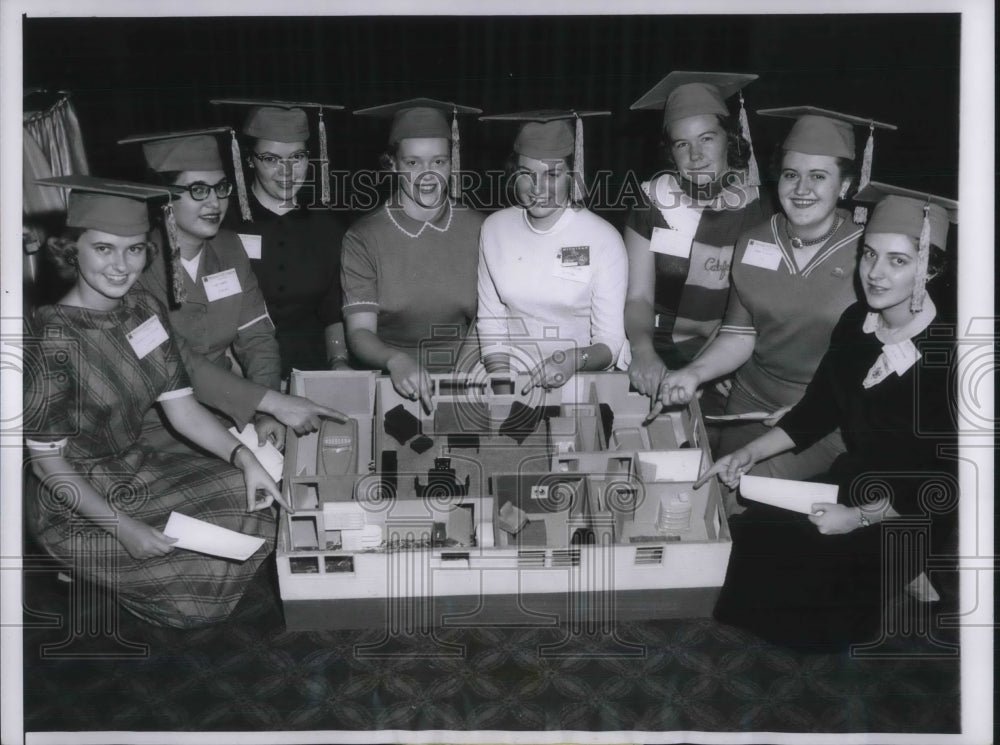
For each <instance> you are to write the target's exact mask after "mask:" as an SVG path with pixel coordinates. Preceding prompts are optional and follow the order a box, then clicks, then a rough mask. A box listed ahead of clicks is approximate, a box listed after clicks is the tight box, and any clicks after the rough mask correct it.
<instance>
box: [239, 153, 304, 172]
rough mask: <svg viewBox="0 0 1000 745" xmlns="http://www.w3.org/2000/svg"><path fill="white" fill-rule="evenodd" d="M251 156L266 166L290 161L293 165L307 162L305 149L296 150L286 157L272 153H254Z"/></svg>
mask: <svg viewBox="0 0 1000 745" xmlns="http://www.w3.org/2000/svg"><path fill="white" fill-rule="evenodd" d="M253 157H254V158H255V159H256V160H257V162H258V163H261V164H263V165H265V166H267V167H268V168H277V167H278V165H279V164H281V163H291V164H292V165H293V166H300V165H302V164H303V163H306V162H308V160H309V153H308V152H307V151H305V150H298V151H296V152H294V153H292V154H291V155H289V156H288V157H287V158H282V157H279V156H277V155H275V154H274V153H254V154H253Z"/></svg>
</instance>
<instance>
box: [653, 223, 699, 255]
mask: <svg viewBox="0 0 1000 745" xmlns="http://www.w3.org/2000/svg"><path fill="white" fill-rule="evenodd" d="M692 243H694V233H688V232H686V231H682V230H673V229H671V228H657V227H654V228H653V235H652V236H650V239H649V250H650V251H653V252H654V253H658V254H666V255H668V256H676V257H677V258H679V259H689V258H691V244H692Z"/></svg>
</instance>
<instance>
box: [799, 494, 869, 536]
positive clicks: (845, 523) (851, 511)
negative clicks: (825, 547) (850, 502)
mask: <svg viewBox="0 0 1000 745" xmlns="http://www.w3.org/2000/svg"><path fill="white" fill-rule="evenodd" d="M858 518H859V516H858V508H857V507H848V506H847V505H843V504H837V503H836V502H816V504H814V505H813V506H812V514H811V515H809V522H811V523H812V524H813V525H815V526H816V530H818V531H819V532H820V533H822V534H823V535H839V534H842V533H850V532H851V531H853V530H856V529H857V528H858V527H860V525H861V523H860V522H859V519H858Z"/></svg>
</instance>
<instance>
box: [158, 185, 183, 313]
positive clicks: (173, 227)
mask: <svg viewBox="0 0 1000 745" xmlns="http://www.w3.org/2000/svg"><path fill="white" fill-rule="evenodd" d="M163 225H164V227H165V228H166V232H167V246H168V247H169V249H170V251H169V257H170V292H171V296H172V297H173V300H174V303H175V304H176V306H177V307H180V306H181V305H183V304H184V301H185V300H187V292H186V291H185V290H184V277H183V276H182V275H181V272H183V271H184V267H183V266H181V249H180V245H179V244H178V243H177V219H176V218H175V217H174V208H173V207H172V206H171V205H170V203H169V202H168V203H167V204H165V205H163Z"/></svg>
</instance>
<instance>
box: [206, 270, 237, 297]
mask: <svg viewBox="0 0 1000 745" xmlns="http://www.w3.org/2000/svg"><path fill="white" fill-rule="evenodd" d="M201 281H202V282H204V283H205V296H206V297H207V298H208V302H210V303H211V302H214V301H215V300H221V299H222V298H224V297H229V296H230V295H238V294H239V293H240V292H242V291H243V288H242V287H240V278H239V277H237V276H236V270H235V269H226V270H225V271H224V272H216V273H215V274H209V275H208V276H207V277H202V280H201Z"/></svg>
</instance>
